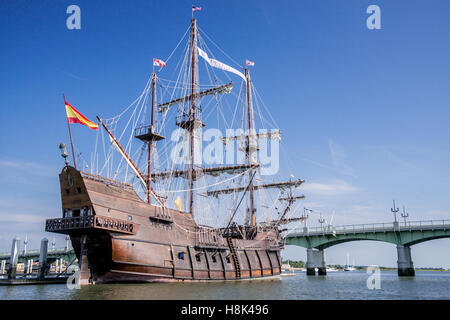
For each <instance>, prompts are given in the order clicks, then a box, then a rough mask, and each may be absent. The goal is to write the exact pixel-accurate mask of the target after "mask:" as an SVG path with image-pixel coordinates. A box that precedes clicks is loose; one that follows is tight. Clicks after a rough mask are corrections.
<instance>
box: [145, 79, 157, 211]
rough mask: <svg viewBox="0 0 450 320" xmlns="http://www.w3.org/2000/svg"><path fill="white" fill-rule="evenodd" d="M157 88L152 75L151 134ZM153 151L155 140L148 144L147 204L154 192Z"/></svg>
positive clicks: (150, 131)
mask: <svg viewBox="0 0 450 320" xmlns="http://www.w3.org/2000/svg"><path fill="white" fill-rule="evenodd" d="M155 87H156V73H154V72H153V73H152V110H151V118H150V126H149V133H152V132H153V125H154V115H155ZM152 149H153V139H150V140H149V142H148V169H147V172H148V173H147V174H148V175H147V202H148V203H151V202H152V197H151V190H152V178H151V177H152Z"/></svg>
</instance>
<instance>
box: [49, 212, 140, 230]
mask: <svg viewBox="0 0 450 320" xmlns="http://www.w3.org/2000/svg"><path fill="white" fill-rule="evenodd" d="M138 226H139V225H138V224H136V223H133V222H130V221H126V220H121V219H116V218H111V217H105V216H99V215H90V216H80V217H67V218H56V219H47V220H46V221H45V231H47V232H55V233H63V234H70V233H72V232H74V231H90V230H94V229H102V230H107V231H112V232H119V233H124V234H136V233H137V230H138Z"/></svg>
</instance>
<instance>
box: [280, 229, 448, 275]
mask: <svg viewBox="0 0 450 320" xmlns="http://www.w3.org/2000/svg"><path fill="white" fill-rule="evenodd" d="M449 237H450V220H428V221H411V222H405V223H399V222H391V223H373V224H355V225H345V226H326V227H323V228H322V227H315V228H308V227H304V228H303V229H294V230H292V231H291V232H290V233H289V234H288V235H287V236H286V239H285V244H286V245H296V246H300V247H304V248H306V249H307V263H306V269H307V274H308V275H315V270H316V269H317V270H318V273H319V275H325V274H326V265H325V258H324V250H325V249H326V248H329V247H331V246H335V245H337V244H340V243H344V242H350V241H361V240H373V241H382V242H388V243H392V244H395V245H396V246H397V255H398V260H397V265H398V275H399V276H414V274H415V272H414V265H413V262H412V259H411V246H412V245H415V244H418V243H421V242H424V241H430V240H434V239H441V238H449Z"/></svg>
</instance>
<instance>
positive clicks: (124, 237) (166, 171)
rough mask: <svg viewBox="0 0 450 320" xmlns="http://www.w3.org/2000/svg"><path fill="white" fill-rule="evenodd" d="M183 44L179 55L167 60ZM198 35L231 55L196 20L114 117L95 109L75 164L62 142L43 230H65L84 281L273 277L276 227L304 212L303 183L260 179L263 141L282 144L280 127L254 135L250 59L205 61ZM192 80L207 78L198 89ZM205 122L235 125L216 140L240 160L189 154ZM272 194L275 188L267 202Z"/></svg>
mask: <svg viewBox="0 0 450 320" xmlns="http://www.w3.org/2000/svg"><path fill="white" fill-rule="evenodd" d="M183 39H186V40H187V41H185V42H184V43H185V47H184V50H181V53H182V54H181V55H180V60H179V62H178V63H171V64H170V63H169V60H170V61H173V57H175V52H177V50H178V48H181V47H180V45H181V44H182V43H183V41H182V40H183ZM206 39H209V40H210V41H211V43H213V45H214V46H215V47H216V48H217V49H218V50H220V52H221V53H222V54H224V57H225V56H226V57H229V56H228V55H226V54H225V53H224V52H223V51H222V49H221V48H220V47H219V46H217V45H216V44H215V43H214V42H213V41H212V40H211V39H210V37H209V36H208V35H206V33H203V31H201V30H200V29H199V28H198V26H197V20H196V19H194V18H193V19H192V20H191V23H190V25H189V27H188V28H187V29H186V32H185V34H184V36H183V37H182V39H181V40H180V42H179V43H178V45H177V47H176V48H175V49H174V51H173V52H172V54H171V55H170V56H169V57H168V58H167V59H166V61H162V60H159V59H153V73H152V75H151V77H150V78H149V80H148V82H147V84H146V86H145V89H144V91H143V93H142V94H141V95H140V96H139V97H138V99H136V100H135V101H134V102H133V103H132V104H131V105H130V106H129V107H127V108H126V109H125V110H124V111H123V112H122V113H121V114H120V115H118V116H115V117H113V118H111V119H102V118H101V117H99V116H97V119H98V127H99V129H101V130H98V131H97V132H98V133H97V138H96V140H95V150H94V152H92V155H93V156H92V159H91V161H90V163H89V164H85V165H81V162H80V161H81V160H83V159H81V160H80V157H79V156H78V161H76V157H75V154H74V158H73V162H74V163H73V165H70V164H69V161H68V160H67V156H68V154H67V150H65V146H64V145H62V146H61V148H62V151H63V153H62V155H63V157H65V158H66V165H65V167H64V168H63V169H62V171H61V173H60V175H59V180H60V187H61V200H62V217H60V218H55V219H48V220H47V221H46V227H45V229H46V231H48V232H56V233H60V234H66V235H69V236H70V239H71V242H72V246H73V248H74V250H75V253H76V256H77V259H78V263H79V266H80V269H81V278H80V283H81V284H95V283H107V282H174V281H218V280H220V281H236V280H244V279H273V278H278V277H279V275H280V273H281V257H280V250H282V249H283V247H284V244H283V234H284V231H286V229H283V226H285V225H287V224H288V223H291V222H293V221H300V220H302V219H304V217H294V216H291V215H292V214H293V213H294V210H291V207H292V205H293V204H294V203H295V202H296V200H297V199H301V198H303V197H304V196H303V195H295V189H296V188H297V187H298V186H300V185H301V184H302V183H303V182H304V180H301V179H297V180H295V179H293V178H292V177H291V178H290V179H289V180H286V181H283V180H281V181H280V180H276V181H271V182H270V183H268V182H264V181H263V178H264V175H262V174H261V170H262V169H263V168H262V165H261V163H259V162H258V159H259V158H258V156H257V154H258V152H260V144H261V141H262V140H264V139H265V140H264V141H266V142H267V143H269V142H270V143H272V142H274V141H275V140H279V139H280V132H279V131H275V132H274V131H271V132H266V133H261V132H259V133H256V125H258V124H261V125H264V124H267V123H268V122H267V121H266V122H265V120H267V119H268V118H261V119H260V122H257V121H255V114H257V115H258V116H260V115H261V114H262V113H261V112H260V109H258V110H257V112H256V111H255V102H257V101H259V98H258V96H255V92H254V90H256V89H255V87H254V85H253V83H252V81H251V78H250V71H249V68H248V66H251V65H252V64H253V63H251V62H249V61H247V62H246V66H245V67H242V69H244V70H242V69H241V70H242V71H243V72H241V71H239V70H237V69H235V68H233V67H231V66H229V65H227V64H225V63H223V62H220V61H219V60H216V59H213V58H210V57H214V56H213V53H212V52H211V51H210V50H209V47H208V46H207V44H206V43H207V42H206ZM207 52H209V54H208V53H207ZM200 58H201V59H200ZM230 59H231V58H230ZM200 61H202V62H204V64H203V63H202V64H201V63H200ZM232 61H234V60H232ZM166 64H167V67H168V66H169V64H170V65H172V66H176V67H175V70H177V71H178V76H177V77H176V78H175V80H166V79H164V78H162V77H160V76H159V75H160V74H164V72H165V70H166V69H167V67H166ZM203 66H204V68H203V69H202V67H203ZM155 69H158V72H156V71H155ZM219 74H221V75H225V77H226V78H227V79H228V80H231V79H232V78H231V77H235V78H236V79H238V81H240V83H241V84H240V85H241V87H240V90H239V93H234V95H233V92H234V91H233V90H232V89H233V86H234V82H233V81H228V80H227V81H226V82H222V81H221V80H220V79H219ZM200 77H202V78H203V79H209V82H210V84H205V85H203V84H200V81H199V80H200ZM224 96H227V99H228V100H226V99H225V98H222V97H224ZM165 97H168V98H167V100H165V101H164V100H163V99H164V98H165ZM208 99H209V100H208ZM230 101H234V102H230ZM222 106H226V107H228V109H225V107H224V108H222ZM205 115H206V116H205ZM166 120H167V121H166ZM173 120H175V121H173ZM206 120H211V121H214V123H215V124H216V123H217V127H218V128H221V129H223V130H225V129H228V128H230V127H234V128H240V129H242V130H241V131H239V132H241V133H240V134H236V135H227V136H225V137H224V138H222V139H221V142H222V143H223V145H224V146H225V145H229V144H232V143H236V144H237V145H238V149H239V150H240V152H242V154H243V155H244V156H243V157H242V158H241V159H240V160H241V161H240V162H237V161H236V162H235V163H234V164H230V163H226V164H222V165H216V164H215V163H214V164H206V163H202V162H201V161H199V160H198V157H197V156H198V149H199V148H198V144H199V139H198V137H199V132H201V130H204V129H205V126H206ZM121 125H122V127H121ZM69 130H70V125H69ZM120 130H122V131H120ZM127 132H130V139H128V137H127V136H126V133H127ZM171 132H178V133H179V137H180V139H181V140H180V141H182V142H183V143H184V144H183V145H184V146H186V148H185V149H183V150H182V151H183V152H185V154H184V155H185V156H184V157H182V160H183V159H184V160H185V161H178V162H177V161H171V159H172V160H173V157H174V154H175V155H176V152H175V153H173V152H171V151H170V150H169V148H168V145H170V141H169V142H166V141H168V140H169V139H167V138H166V136H167V135H168V134H170V133H171ZM105 136H106V137H107V138H106V139H105V138H104V137H105ZM131 138H133V139H131ZM134 138H135V139H134ZM105 140H106V142H105ZM170 140H171V141H172V140H173V139H170ZM101 142H103V149H102V148H101V147H100V144H101ZM165 142H166V143H165ZM172 143H173V141H172ZM92 145H94V143H92ZM135 145H138V147H135ZM133 148H135V149H133ZM100 151H103V153H104V154H103V158H101V159H100V155H98V154H99V153H100ZM72 152H73V144H72ZM77 162H78V167H77ZM99 163H101V165H99ZM114 166H116V167H114ZM270 192H277V194H276V195H275V196H276V198H273V196H272V197H271V196H268V194H269V193H270ZM227 199H228V200H227Z"/></svg>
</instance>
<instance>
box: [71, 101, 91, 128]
mask: <svg viewBox="0 0 450 320" xmlns="http://www.w3.org/2000/svg"><path fill="white" fill-rule="evenodd" d="M64 102H65V104H66V114H67V121H68V122H69V123H80V124H82V125H84V126H88V127H89V128H91V129H92V130H98V125H97V124H95V123H93V122H91V121H89V120H88V119H87V118H86V117H85V116H83V115H82V114H81V113H79V112H78V111H77V109H75V108H74V107H72V106H71V105H70V103H68V102H67V101H66V99H64Z"/></svg>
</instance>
